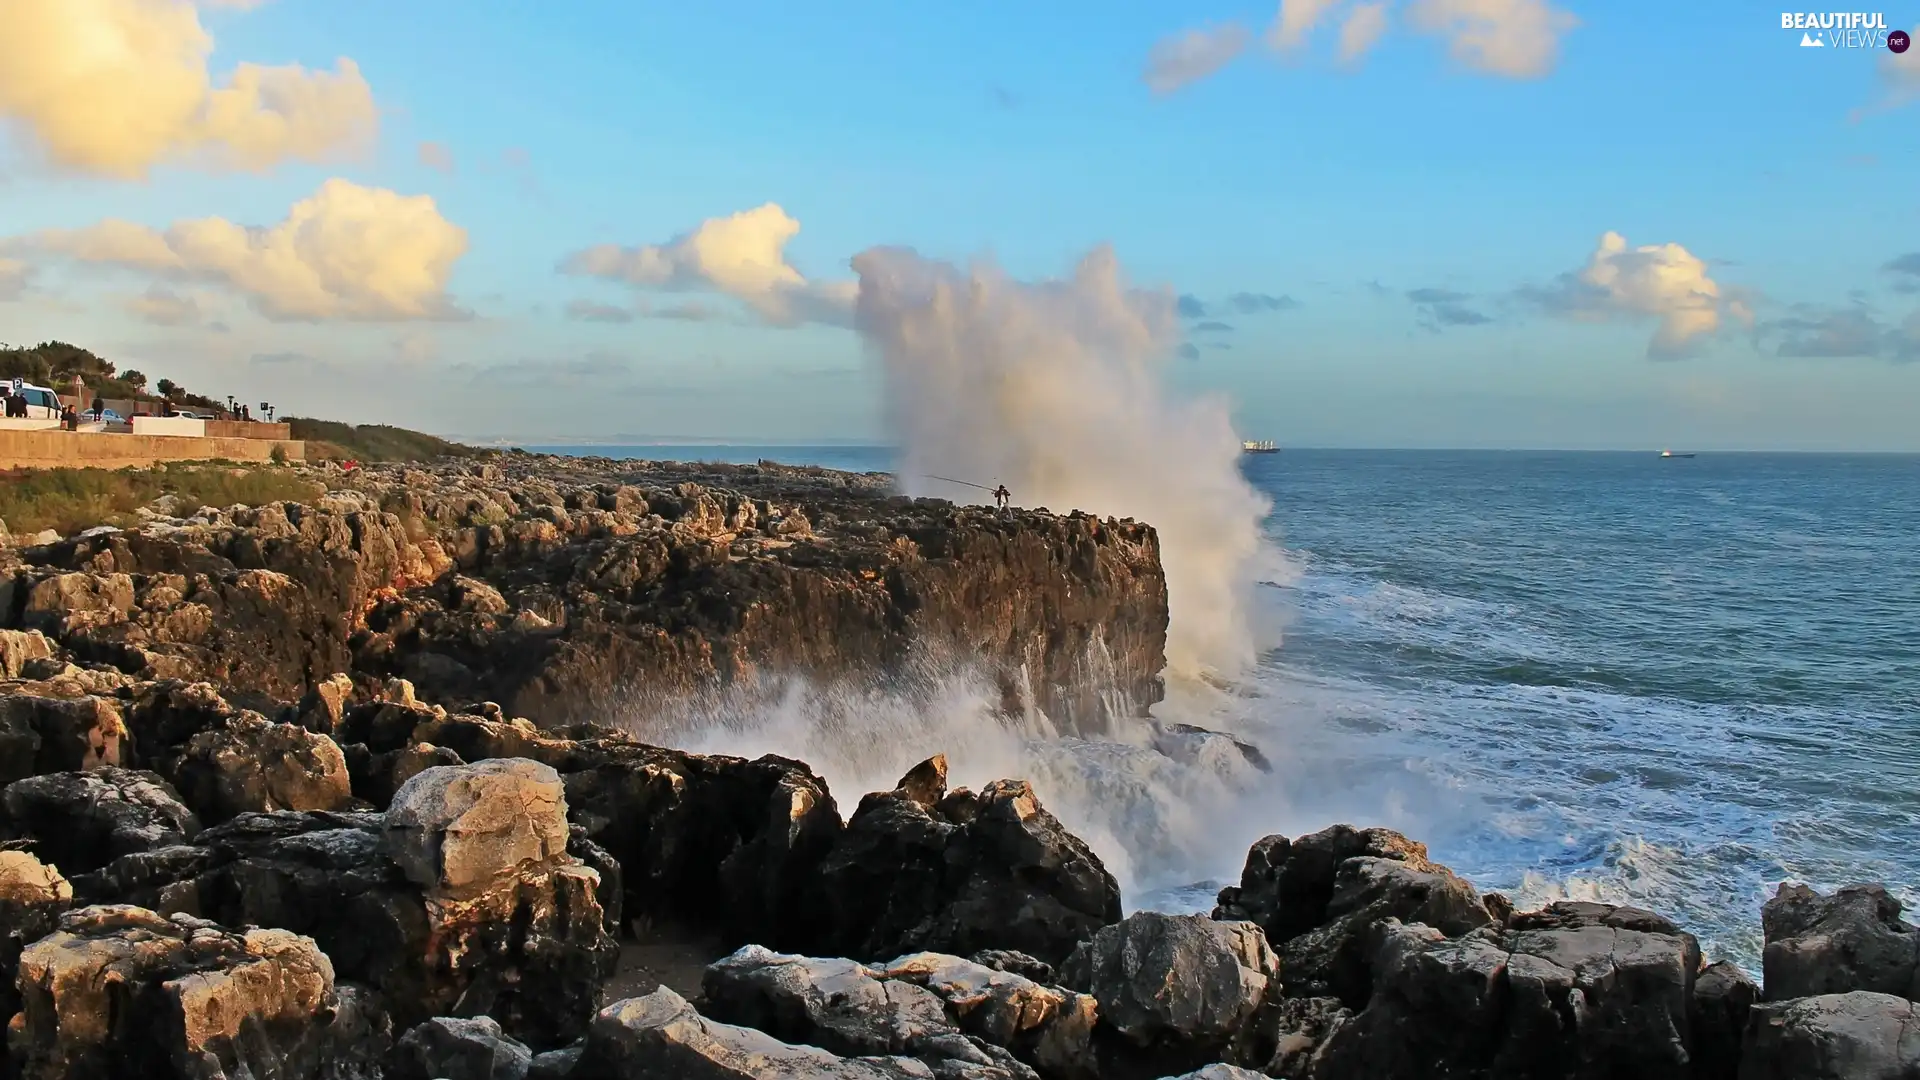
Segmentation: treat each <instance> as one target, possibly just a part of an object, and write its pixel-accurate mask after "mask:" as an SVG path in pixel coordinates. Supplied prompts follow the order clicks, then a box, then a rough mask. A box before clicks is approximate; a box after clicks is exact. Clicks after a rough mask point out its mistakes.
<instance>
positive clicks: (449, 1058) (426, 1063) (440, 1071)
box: [387, 1016, 533, 1080]
mask: <svg viewBox="0 0 1920 1080" xmlns="http://www.w3.org/2000/svg"><path fill="white" fill-rule="evenodd" d="M532 1065H533V1051H531V1050H529V1049H527V1047H526V1044H525V1043H522V1042H520V1041H519V1040H517V1039H514V1038H512V1037H511V1036H509V1035H506V1034H504V1033H502V1032H501V1030H500V1024H499V1023H498V1022H497V1021H495V1020H494V1019H493V1018H492V1017H491V1016H476V1017H473V1018H471V1019H456V1018H454V1017H447V1016H438V1017H435V1018H433V1019H432V1020H428V1021H425V1022H424V1023H421V1024H419V1025H418V1026H416V1027H415V1028H413V1030H411V1031H409V1032H407V1033H406V1034H405V1035H402V1036H401V1037H400V1041H399V1043H398V1044H396V1045H395V1046H394V1048H393V1067H392V1068H391V1069H390V1070H388V1073H387V1076H388V1078H389V1080H526V1076H527V1071H528V1070H529V1069H530V1068H531V1067H532Z"/></svg>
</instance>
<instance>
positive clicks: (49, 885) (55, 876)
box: [0, 850, 73, 1017]
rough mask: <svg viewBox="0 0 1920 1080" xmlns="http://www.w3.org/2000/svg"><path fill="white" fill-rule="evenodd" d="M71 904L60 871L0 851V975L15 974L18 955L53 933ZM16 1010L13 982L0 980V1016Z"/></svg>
mask: <svg viewBox="0 0 1920 1080" xmlns="http://www.w3.org/2000/svg"><path fill="white" fill-rule="evenodd" d="M72 902H73V886H72V885H70V884H69V883H68V882H67V879H66V878H64V877H61V876H60V871H58V870H56V869H54V868H53V867H51V866H48V865H46V864H45V863H43V862H41V861H40V860H39V859H36V858H34V857H33V856H32V855H31V854H29V853H28V852H25V851H9V850H0V972H17V971H18V970H19V966H20V953H21V951H22V950H24V949H25V948H26V947H27V946H29V945H31V944H33V943H34V942H36V941H39V940H40V939H41V938H43V937H46V936H47V935H48V934H51V933H53V931H54V930H55V928H56V927H58V926H59V923H60V916H61V915H62V914H64V913H65V912H66V910H67V908H68V907H70V906H71V905H72ZM19 1010H20V996H19V993H18V991H17V990H16V989H15V987H14V980H12V979H5V980H0V1013H4V1014H5V1015H7V1016H9V1017H11V1016H12V1015H13V1014H14V1013H16V1012H18V1011H19Z"/></svg>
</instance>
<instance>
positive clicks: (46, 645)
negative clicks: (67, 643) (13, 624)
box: [0, 630, 55, 679]
mask: <svg viewBox="0 0 1920 1080" xmlns="http://www.w3.org/2000/svg"><path fill="white" fill-rule="evenodd" d="M54 651H55V650H54V645H53V642H51V641H49V640H47V636H46V635H45V634H42V633H41V632H40V631H38V630H0V679H17V678H19V677H20V675H21V672H22V671H24V670H25V668H26V666H27V664H28V663H30V662H32V661H34V660H50V659H52V658H53V654H54Z"/></svg>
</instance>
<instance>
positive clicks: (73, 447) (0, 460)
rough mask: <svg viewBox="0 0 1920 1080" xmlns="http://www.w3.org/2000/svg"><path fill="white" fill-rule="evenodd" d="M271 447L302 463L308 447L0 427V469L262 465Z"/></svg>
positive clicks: (284, 442)
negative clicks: (221, 463) (225, 463)
mask: <svg viewBox="0 0 1920 1080" xmlns="http://www.w3.org/2000/svg"><path fill="white" fill-rule="evenodd" d="M275 447H279V448H281V450H283V451H284V452H285V455H286V459H287V460H288V461H304V460H306V456H307V444H306V443H304V442H300V441H298V440H292V439H213V438H192V437H187V436H168V435H118V434H109V433H98V432H84V431H82V432H75V431H58V430H55V431H20V430H4V429H0V469H85V468H95V469H122V468H127V467H129V466H134V467H140V466H146V465H152V464H154V463H155V462H160V461H209V460H225V461H267V460H269V459H270V458H271V457H272V455H273V450H274V448H275Z"/></svg>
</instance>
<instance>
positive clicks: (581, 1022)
mask: <svg viewBox="0 0 1920 1080" xmlns="http://www.w3.org/2000/svg"><path fill="white" fill-rule="evenodd" d="M384 826H385V822H384V820H383V818H382V816H381V815H379V814H370V813H323V812H308V813H293V812H279V813H271V814H242V815H241V816H239V817H237V818H235V819H234V820H232V821H230V822H227V823H226V824H224V825H218V826H215V827H213V828H210V829H208V830H207V831H205V832H204V833H202V834H200V836H199V837H197V838H196V841H195V844H194V845H193V846H190V847H176V848H169V849H163V850H160V851H155V852H151V853H148V854H146V855H144V856H130V857H127V858H125V859H121V860H119V861H117V862H115V863H114V864H113V865H111V866H108V867H106V868H105V869H103V870H102V871H101V872H99V873H98V874H92V875H86V876H84V877H83V878H81V879H80V880H79V882H78V883H77V884H76V891H77V892H81V893H82V894H83V895H87V896H89V897H90V898H99V899H111V900H119V899H122V898H123V896H117V895H114V893H113V890H114V889H116V888H129V889H134V890H137V891H135V892H133V893H131V895H133V896H142V897H153V898H163V899H164V900H165V902H166V903H167V904H168V905H169V906H171V907H174V908H175V909H177V910H182V911H193V912H197V913H199V914H201V915H203V916H207V917H212V918H215V919H217V920H219V921H221V922H223V923H227V924H231V925H241V924H253V925H265V926H276V927H281V928H284V929H287V930H291V931H294V932H296V933H301V934H305V935H307V936H310V937H312V938H314V939H315V940H316V941H318V942H319V944H320V947H321V948H322V949H324V950H325V951H326V953H327V955H328V956H329V957H330V958H331V959H332V961H333V963H334V967H335V969H336V970H337V971H339V972H340V973H341V975H342V977H343V978H349V979H352V980H353V981H355V982H359V983H365V984H367V985H370V986H373V987H374V988H376V989H378V990H379V991H380V992H381V994H382V996H383V998H384V999H385V1000H386V1001H388V1002H389V1003H390V1007H391V1009H392V1012H393V1016H394V1019H395V1021H396V1022H397V1023H399V1024H400V1025H402V1027H403V1028H404V1027H410V1026H412V1025H415V1024H418V1023H420V1022H421V1021H423V1020H427V1019H430V1018H432V1017H436V1016H447V1015H453V1014H455V1013H456V1012H459V1013H466V1014H480V1013H484V1014H486V1015H489V1016H492V1017H494V1018H495V1019H496V1020H498V1021H500V1023H501V1025H502V1026H503V1027H504V1029H505V1030H507V1031H508V1032H510V1033H511V1034H513V1035H514V1036H515V1037H516V1038H520V1039H524V1040H526V1041H528V1042H530V1043H532V1044H534V1045H543V1044H551V1043H553V1042H555V1041H564V1040H565V1039H569V1038H573V1037H575V1036H578V1035H579V1034H581V1033H582V1032H583V1031H584V1029H585V1025H586V1023H587V1021H588V1019H589V1018H590V1017H591V1015H592V1011H593V1008H594V1004H595V1002H594V995H595V993H596V990H597V988H598V987H599V985H600V983H601V981H602V980H604V979H605V978H606V977H607V976H608V975H609V974H611V972H612V969H613V963H614V960H615V954H616V947H615V945H614V942H613V941H612V939H611V938H609V937H608V935H607V932H606V926H605V923H604V920H603V916H602V913H601V910H600V905H599V903H598V901H597V899H596V897H595V892H594V890H595V887H596V886H597V885H598V880H597V875H596V874H595V873H594V872H593V871H592V870H591V869H589V868H588V867H585V866H582V865H580V864H579V863H577V862H575V861H573V860H572V859H570V858H567V857H566V856H565V855H564V853H561V854H560V855H559V856H558V857H556V858H554V859H551V860H549V861H548V862H546V863H544V864H534V863H520V864H518V866H519V869H518V871H517V872H516V873H515V874H514V875H513V876H510V877H507V878H505V879H502V880H496V881H495V883H494V884H493V885H492V887H491V888H489V889H487V890H486V891H483V892H478V893H474V892H471V891H470V890H469V891H467V892H463V893H462V894H461V895H457V896H456V895H447V894H445V893H442V892H437V891H434V890H432V889H429V888H424V887H422V886H421V885H419V884H417V883H416V882H414V881H413V880H411V879H410V878H409V877H408V875H407V873H406V872H404V871H403V870H402V869H401V867H400V865H399V864H398V863H396V862H395V861H394V860H393V859H392V858H391V857H390V856H389V854H388V849H387V845H386V842H385V838H384V835H383V834H384V832H385V828H384ZM563 835H564V833H563ZM437 881H438V879H437V878H436V883H437Z"/></svg>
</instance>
